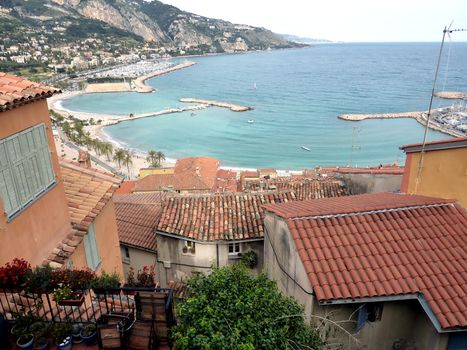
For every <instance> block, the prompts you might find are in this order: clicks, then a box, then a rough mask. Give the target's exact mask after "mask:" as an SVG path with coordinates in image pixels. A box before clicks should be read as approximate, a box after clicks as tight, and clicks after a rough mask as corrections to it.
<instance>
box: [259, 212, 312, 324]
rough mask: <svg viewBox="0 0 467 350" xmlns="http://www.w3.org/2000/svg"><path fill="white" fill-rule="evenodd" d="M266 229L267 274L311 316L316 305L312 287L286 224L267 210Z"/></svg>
mask: <svg viewBox="0 0 467 350" xmlns="http://www.w3.org/2000/svg"><path fill="white" fill-rule="evenodd" d="M264 228H265V237H264V238H265V240H264V266H265V270H266V272H267V274H268V277H269V278H270V279H272V280H274V281H276V282H277V286H278V287H279V290H280V291H282V292H283V293H284V294H287V295H289V296H292V297H294V298H295V299H296V300H297V301H298V302H299V303H300V304H301V305H303V306H304V307H305V314H306V315H308V316H309V315H310V314H311V311H312V307H313V304H314V298H313V296H312V288H311V284H310V281H309V280H308V276H307V274H306V272H305V268H304V266H303V263H302V262H301V260H300V258H299V256H298V253H297V250H296V248H295V243H294V241H293V239H292V237H291V235H290V233H289V229H288V227H287V224H286V223H285V222H284V221H283V220H282V219H280V218H279V217H277V216H275V215H272V214H269V213H268V214H266V218H265V220H264Z"/></svg>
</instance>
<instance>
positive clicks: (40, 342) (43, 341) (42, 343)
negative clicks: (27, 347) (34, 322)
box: [33, 335, 49, 350]
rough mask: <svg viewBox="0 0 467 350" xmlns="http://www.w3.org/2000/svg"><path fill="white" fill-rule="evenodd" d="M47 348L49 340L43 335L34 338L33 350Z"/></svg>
mask: <svg viewBox="0 0 467 350" xmlns="http://www.w3.org/2000/svg"><path fill="white" fill-rule="evenodd" d="M48 348H49V340H48V339H47V337H46V336H45V335H41V336H39V337H37V338H34V345H33V349H34V350H46V349H48Z"/></svg>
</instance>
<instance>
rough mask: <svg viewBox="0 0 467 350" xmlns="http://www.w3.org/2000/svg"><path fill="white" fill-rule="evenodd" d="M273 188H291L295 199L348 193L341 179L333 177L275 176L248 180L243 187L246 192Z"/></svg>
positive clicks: (327, 196)
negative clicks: (298, 177)
mask: <svg viewBox="0 0 467 350" xmlns="http://www.w3.org/2000/svg"><path fill="white" fill-rule="evenodd" d="M265 190H266V191H271V190H272V191H274V190H280V191H282V190H293V191H294V192H295V194H296V196H297V200H305V199H316V198H330V197H340V196H347V195H349V194H350V193H349V191H348V190H347V188H346V187H345V186H344V184H343V183H342V181H340V180H335V179H308V178H303V179H301V178H300V179H298V180H296V179H293V178H290V177H288V176H287V177H277V178H274V179H265V180H259V181H249V182H248V183H247V184H246V185H245V188H244V191H246V192H257V191H265Z"/></svg>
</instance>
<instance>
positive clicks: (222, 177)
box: [216, 169, 238, 193]
mask: <svg viewBox="0 0 467 350" xmlns="http://www.w3.org/2000/svg"><path fill="white" fill-rule="evenodd" d="M237 186H238V183H237V173H236V172H235V171H231V170H225V169H219V170H218V171H217V175H216V192H219V193H223V192H236V191H237Z"/></svg>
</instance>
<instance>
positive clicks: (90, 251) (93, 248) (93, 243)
mask: <svg viewBox="0 0 467 350" xmlns="http://www.w3.org/2000/svg"><path fill="white" fill-rule="evenodd" d="M83 242H84V254H85V255H86V264H87V265H88V267H89V268H90V269H91V270H93V271H96V270H97V269H98V268H99V266H100V264H101V262H102V259H101V257H100V255H99V245H98V244H97V236H96V230H95V227H94V223H92V224H91V225H89V227H88V232H86V234H85V235H84V237H83Z"/></svg>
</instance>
